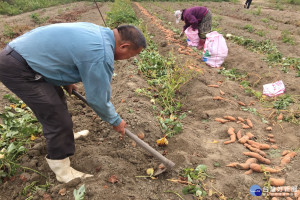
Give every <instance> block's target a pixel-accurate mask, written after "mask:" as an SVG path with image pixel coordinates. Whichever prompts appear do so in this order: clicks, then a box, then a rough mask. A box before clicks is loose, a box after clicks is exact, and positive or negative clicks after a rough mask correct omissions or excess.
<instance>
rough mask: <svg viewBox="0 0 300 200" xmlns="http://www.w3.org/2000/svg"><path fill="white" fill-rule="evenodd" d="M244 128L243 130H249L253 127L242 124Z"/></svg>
mask: <svg viewBox="0 0 300 200" xmlns="http://www.w3.org/2000/svg"><path fill="white" fill-rule="evenodd" d="M242 128H243V129H249V128H251V127H250V126H248V125H246V124H244V123H242Z"/></svg>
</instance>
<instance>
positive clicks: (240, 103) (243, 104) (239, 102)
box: [237, 101, 246, 106]
mask: <svg viewBox="0 0 300 200" xmlns="http://www.w3.org/2000/svg"><path fill="white" fill-rule="evenodd" d="M237 103H238V104H239V105H241V106H246V104H245V103H243V102H241V101H238V102H237Z"/></svg>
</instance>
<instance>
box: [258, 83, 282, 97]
mask: <svg viewBox="0 0 300 200" xmlns="http://www.w3.org/2000/svg"><path fill="white" fill-rule="evenodd" d="M284 91H285V87H284V84H283V82H282V81H281V80H280V81H276V82H275V83H268V84H265V85H263V94H265V95H267V96H269V97H274V96H277V95H280V94H283V93H284Z"/></svg>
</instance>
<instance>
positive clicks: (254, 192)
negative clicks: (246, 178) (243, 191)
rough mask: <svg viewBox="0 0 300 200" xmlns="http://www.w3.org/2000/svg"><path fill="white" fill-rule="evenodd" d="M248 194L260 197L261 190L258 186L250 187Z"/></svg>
mask: <svg viewBox="0 0 300 200" xmlns="http://www.w3.org/2000/svg"><path fill="white" fill-rule="evenodd" d="M250 194H251V195H252V196H261V194H262V190H261V189H260V187H259V186H258V185H252V186H251V187H250Z"/></svg>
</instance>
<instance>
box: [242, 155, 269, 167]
mask: <svg viewBox="0 0 300 200" xmlns="http://www.w3.org/2000/svg"><path fill="white" fill-rule="evenodd" d="M243 154H244V155H246V156H250V157H253V158H256V159H257V160H258V161H259V162H261V163H264V164H267V165H269V164H271V161H270V160H269V159H267V158H264V157H262V156H261V155H260V154H258V153H255V152H243Z"/></svg>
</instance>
